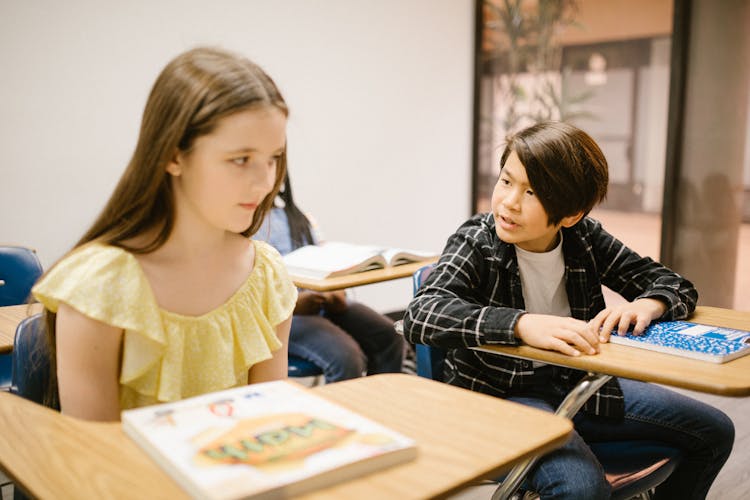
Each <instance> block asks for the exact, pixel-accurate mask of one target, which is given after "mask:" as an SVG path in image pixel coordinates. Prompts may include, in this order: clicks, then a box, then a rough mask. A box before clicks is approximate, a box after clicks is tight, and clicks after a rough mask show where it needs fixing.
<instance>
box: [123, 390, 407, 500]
mask: <svg viewBox="0 0 750 500" xmlns="http://www.w3.org/2000/svg"><path fill="white" fill-rule="evenodd" d="M122 426H123V430H124V431H125V433H126V434H127V435H128V436H130V437H131V438H132V439H133V440H135V442H136V443H137V444H138V445H140V446H141V447H142V448H143V449H144V451H146V452H147V453H148V454H149V455H150V456H151V457H152V458H153V459H154V460H155V461H156V462H157V463H158V464H159V465H160V466H162V467H163V468H164V469H165V470H166V472H167V473H169V474H170V475H171V476H172V477H173V478H174V479H175V480H176V481H177V483H178V484H180V485H181V486H182V487H183V488H184V489H185V490H186V491H187V492H188V493H189V494H190V495H191V496H193V497H195V498H201V499H204V498H207V499H208V498H210V499H234V498H274V499H276V498H288V497H291V496H293V495H299V494H301V493H303V492H306V491H309V490H311V489H314V488H319V487H323V486H326V485H329V484H332V483H335V482H339V481H344V480H346V479H350V478H352V477H355V476H358V475H361V474H365V473H368V472H371V471H374V470H378V469H381V468H384V467H388V466H391V465H395V464H398V463H400V462H405V461H408V460H412V459H414V458H415V457H416V455H417V449H416V446H415V443H414V441H413V440H411V439H409V438H407V437H404V436H402V435H400V434H398V433H396V432H394V431H392V430H390V429H388V428H386V427H384V426H382V425H380V424H378V423H376V422H373V421H371V420H369V419H367V418H365V417H362V416H361V415H359V414H356V413H354V412H352V411H350V410H347V409H345V408H343V407H341V406H339V405H337V404H335V403H332V402H330V401H328V400H326V399H324V398H322V397H320V396H317V395H315V394H314V393H313V392H312V391H310V390H309V389H306V388H304V387H302V386H301V385H298V384H296V383H293V382H288V381H277V382H266V383H261V384H254V385H249V386H244V387H237V388H234V389H229V390H225V391H220V392H214V393H210V394H205V395H202V396H197V397H194V398H189V399H185V400H182V401H178V402H175V403H166V404H161V405H154V406H148V407H144V408H137V409H133V410H125V411H123V412H122Z"/></svg>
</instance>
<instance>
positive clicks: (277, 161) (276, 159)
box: [269, 155, 281, 165]
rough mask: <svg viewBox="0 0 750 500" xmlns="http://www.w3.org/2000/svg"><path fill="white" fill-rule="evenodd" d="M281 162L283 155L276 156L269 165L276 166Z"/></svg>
mask: <svg viewBox="0 0 750 500" xmlns="http://www.w3.org/2000/svg"><path fill="white" fill-rule="evenodd" d="M280 161H281V155H276V156H274V157H273V158H271V161H270V162H269V163H273V164H274V165H278V164H279V162H280Z"/></svg>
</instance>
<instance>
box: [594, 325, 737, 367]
mask: <svg viewBox="0 0 750 500" xmlns="http://www.w3.org/2000/svg"><path fill="white" fill-rule="evenodd" d="M609 341H610V342H611V343H613V344H622V345H629V346H633V347H640V348H642V349H650V350H652V351H660V352H664V353H667V354H675V355H677V356H684V357H687V358H694V359H700V360H704V361H710V362H712V363H725V362H727V361H730V360H732V359H735V358H739V357H740V356H744V355H745V354H750V332H748V331H744V330H734V329H732V328H722V327H718V326H709V325H700V324H698V323H691V322H690V321H664V322H661V323H653V324H651V325H650V326H649V327H648V328H647V329H646V331H645V332H643V335H638V336H636V335H633V333H632V332H628V333H627V335H626V336H625V337H620V336H619V335H617V334H612V336H611V337H610V339H609Z"/></svg>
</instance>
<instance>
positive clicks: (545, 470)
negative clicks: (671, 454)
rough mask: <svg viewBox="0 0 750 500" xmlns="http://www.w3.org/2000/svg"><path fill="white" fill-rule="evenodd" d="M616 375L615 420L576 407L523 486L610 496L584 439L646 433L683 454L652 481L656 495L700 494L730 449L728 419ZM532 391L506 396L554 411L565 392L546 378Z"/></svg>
mask: <svg viewBox="0 0 750 500" xmlns="http://www.w3.org/2000/svg"><path fill="white" fill-rule="evenodd" d="M543 370H544V369H543ZM619 381H620V386H621V387H622V391H623V394H624V396H625V417H624V418H623V419H622V420H620V419H614V418H607V417H597V416H594V415H588V414H585V413H583V412H579V413H578V414H577V415H576V416H575V418H574V419H573V424H574V427H575V432H574V434H573V437H572V438H571V439H570V440H569V441H568V443H567V444H565V445H564V446H563V447H562V448H559V449H557V450H555V451H553V452H551V453H549V454H547V455H545V456H544V457H542V458H541V459H540V460H539V461H538V462H537V464H536V465H535V466H534V467H533V468H532V470H531V472H530V474H529V476H528V478H527V481H526V483H525V487H528V489H530V490H533V491H535V492H537V493H539V495H540V496H541V498H543V499H548V498H566V499H575V500H581V499H599V498H602V499H604V498H609V494H610V488H609V484H608V483H607V481H606V479H605V478H604V471H603V470H602V468H601V465H600V464H599V462H598V461H597V460H596V457H595V456H594V455H593V453H592V452H591V450H590V449H589V447H588V446H587V445H586V443H587V442H597V441H627V440H643V439H645V440H653V441H660V442H663V443H666V444H668V445H670V446H674V447H675V448H679V449H681V450H682V454H683V456H682V460H681V461H680V464H679V465H678V466H677V468H676V469H675V470H674V472H673V473H672V474H671V475H670V476H669V478H668V479H667V480H666V481H664V482H663V483H662V484H661V485H659V487H657V489H656V495H655V498H657V499H678V498H679V499H691V498H695V499H698V498H705V497H706V494H707V493H708V489H709V488H710V487H711V483H713V481H714V479H715V478H716V475H717V474H718V473H719V470H721V467H722V466H723V465H724V462H726V461H727V459H728V458H729V454H730V452H731V451H732V444H733V443H734V425H733V424H732V421H731V420H730V419H729V417H728V416H726V415H725V414H724V413H723V412H721V411H720V410H718V409H716V408H714V407H712V406H709V405H707V404H704V403H702V402H700V401H697V400H694V399H692V398H689V397H687V396H683V395H681V394H678V393H676V392H674V391H670V390H668V389H665V388H664V387H661V386H658V385H653V384H648V383H644V382H637V381H634V380H628V379H619ZM531 392H532V394H530V395H529V396H526V395H524V396H517V397H510V398H508V399H509V400H511V401H516V402H519V403H522V404H525V405H529V406H533V407H536V408H540V409H542V410H546V411H550V412H553V411H554V410H555V408H557V405H558V404H559V403H560V402H561V401H562V398H563V397H564V396H565V391H564V390H563V389H562V388H560V387H557V386H556V384H554V383H553V382H552V381H551V380H550V379H547V380H546V381H545V382H544V383H540V384H539V386H538V387H536V388H534V389H532V391H531Z"/></svg>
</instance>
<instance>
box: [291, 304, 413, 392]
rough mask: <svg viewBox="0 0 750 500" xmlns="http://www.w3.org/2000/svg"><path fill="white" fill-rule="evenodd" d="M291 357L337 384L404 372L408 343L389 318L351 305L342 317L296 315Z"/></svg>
mask: <svg viewBox="0 0 750 500" xmlns="http://www.w3.org/2000/svg"><path fill="white" fill-rule="evenodd" d="M289 354H292V355H294V356H297V357H300V358H303V359H306V360H308V361H310V362H312V363H313V364H314V365H316V366H319V367H320V368H321V369H322V370H323V375H324V376H325V379H326V382H337V381H339V380H346V379H350V378H356V377H361V376H362V375H363V374H365V373H366V374H367V375H374V374H376V373H398V372H400V371H401V366H402V364H403V361H404V340H403V338H402V337H401V336H400V335H399V334H397V333H396V331H395V330H394V329H393V321H391V320H390V319H389V318H388V317H386V316H383V315H382V314H380V313H378V312H376V311H373V310H372V309H370V308H369V307H367V306H365V305H363V304H360V303H358V302H350V303H349V307H348V308H347V309H346V311H344V312H343V313H340V314H332V313H329V312H325V313H323V314H321V315H309V316H308V315H304V316H303V315H295V316H294V317H293V318H292V329H291V333H290V337H289Z"/></svg>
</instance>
